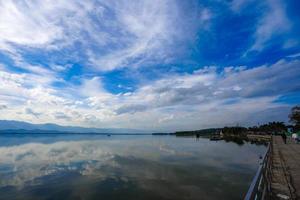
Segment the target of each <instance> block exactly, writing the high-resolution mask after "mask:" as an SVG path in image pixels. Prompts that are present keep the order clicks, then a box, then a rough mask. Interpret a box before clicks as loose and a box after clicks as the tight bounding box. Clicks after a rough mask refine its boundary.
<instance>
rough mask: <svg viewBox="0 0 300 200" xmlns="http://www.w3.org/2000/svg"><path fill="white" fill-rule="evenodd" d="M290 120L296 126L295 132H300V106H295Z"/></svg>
mask: <svg viewBox="0 0 300 200" xmlns="http://www.w3.org/2000/svg"><path fill="white" fill-rule="evenodd" d="M289 118H290V122H291V123H293V125H294V128H293V129H294V131H295V132H296V131H300V106H295V107H293V108H292V110H291V113H290V114H289Z"/></svg>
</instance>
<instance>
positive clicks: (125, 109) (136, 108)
mask: <svg viewBox="0 0 300 200" xmlns="http://www.w3.org/2000/svg"><path fill="white" fill-rule="evenodd" d="M146 109H147V106H146V105H142V104H131V105H124V106H121V107H120V108H118V109H117V110H116V111H115V112H116V113H117V114H124V113H135V112H140V111H144V110H146Z"/></svg>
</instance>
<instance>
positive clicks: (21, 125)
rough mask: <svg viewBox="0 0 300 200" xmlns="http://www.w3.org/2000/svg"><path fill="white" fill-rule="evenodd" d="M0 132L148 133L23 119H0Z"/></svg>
mask: <svg viewBox="0 0 300 200" xmlns="http://www.w3.org/2000/svg"><path fill="white" fill-rule="evenodd" d="M0 133H103V134H107V133H109V134H117V133H134V134H138V133H149V132H147V131H142V130H136V129H123V128H84V127H79V126H60V125H57V124H50V123H47V124H31V123H28V122H23V121H14V120H0Z"/></svg>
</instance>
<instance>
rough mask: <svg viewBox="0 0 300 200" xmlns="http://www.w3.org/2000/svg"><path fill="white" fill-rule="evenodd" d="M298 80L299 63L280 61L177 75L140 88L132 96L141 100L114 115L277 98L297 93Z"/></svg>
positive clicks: (125, 106) (299, 72)
mask: <svg viewBox="0 0 300 200" xmlns="http://www.w3.org/2000/svg"><path fill="white" fill-rule="evenodd" d="M212 75H213V76H212ZM209 76H210V77H214V78H213V80H212V81H211V80H210V81H203V79H204V80H206V77H209ZM299 77H300V61H299V60H294V61H289V62H288V61H285V60H281V61H278V62H277V63H275V64H273V65H270V66H259V67H255V68H248V69H241V70H226V69H224V71H223V72H222V73H221V74H217V72H215V71H211V72H210V73H208V74H207V73H198V72H197V73H194V74H190V75H183V76H180V75H178V76H174V77H171V78H166V79H163V80H158V81H157V82H156V83H154V84H153V85H151V86H145V87H142V88H141V89H140V90H138V91H136V92H135V93H133V95H132V96H133V97H134V98H137V97H140V100H139V101H135V102H134V103H131V104H128V103H127V104H126V105H123V106H121V107H119V108H118V109H117V110H116V113H117V114H124V113H135V112H139V111H145V110H147V109H151V108H152V109H153V108H162V107H168V106H178V105H201V104H204V103H210V102H217V101H220V102H224V104H226V102H230V103H234V102H235V101H232V99H235V100H237V99H239V98H245V99H248V98H250V99H251V98H262V97H276V96H281V95H285V94H288V93H291V92H298V91H300V78H299ZM197 78H199V80H197ZM132 96H131V97H129V98H132ZM144 96H145V98H144ZM147 97H150V100H147ZM128 101H130V99H128ZM236 102H237V101H236Z"/></svg>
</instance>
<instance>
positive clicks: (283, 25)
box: [250, 0, 291, 51]
mask: <svg viewBox="0 0 300 200" xmlns="http://www.w3.org/2000/svg"><path fill="white" fill-rule="evenodd" d="M290 28H291V22H290V20H289V19H288V17H287V14H286V10H285V5H284V3H283V2H282V1H281V0H268V1H267V11H266V13H265V14H264V16H263V17H262V18H261V20H260V21H259V22H258V26H257V29H256V32H255V42H254V44H253V45H252V47H251V49H250V51H251V50H257V51H260V50H262V49H263V48H264V47H265V46H266V44H267V42H268V41H269V40H270V39H271V38H272V37H273V36H276V35H280V34H283V33H286V32H288V31H289V30H290Z"/></svg>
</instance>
